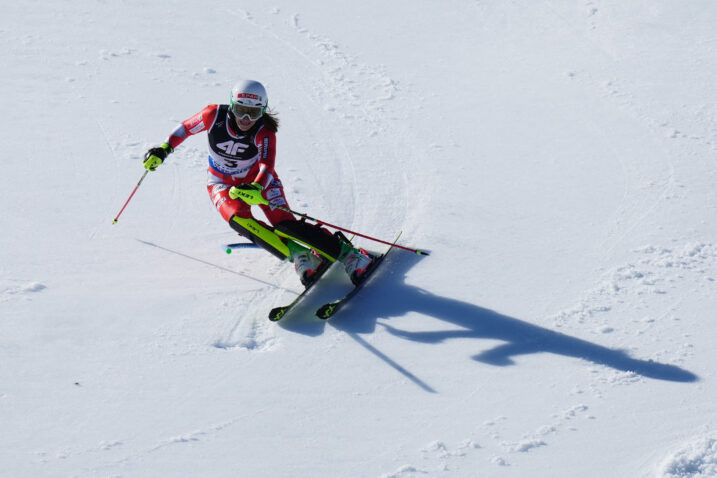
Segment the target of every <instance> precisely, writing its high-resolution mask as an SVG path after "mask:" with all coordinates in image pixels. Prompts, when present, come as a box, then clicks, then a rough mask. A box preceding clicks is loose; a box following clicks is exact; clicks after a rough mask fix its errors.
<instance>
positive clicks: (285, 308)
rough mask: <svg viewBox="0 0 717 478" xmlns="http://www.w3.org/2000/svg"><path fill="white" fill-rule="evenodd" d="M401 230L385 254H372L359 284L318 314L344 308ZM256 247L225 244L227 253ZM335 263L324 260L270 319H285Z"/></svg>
mask: <svg viewBox="0 0 717 478" xmlns="http://www.w3.org/2000/svg"><path fill="white" fill-rule="evenodd" d="M401 234H402V233H401V232H399V233H398V235H397V236H396V238H395V239H394V240H393V243H390V245H389V247H388V249H387V250H386V252H384V253H383V254H378V255H374V254H370V255H371V257H372V258H373V262H372V263H371V267H370V268H369V269H368V270H367V271H366V272H365V273H364V275H363V277H362V279H361V281H360V282H359V283H358V284H355V285H354V287H353V288H352V289H351V290H349V291H348V292H347V293H346V294H344V296H343V297H340V298H339V299H337V300H335V301H333V302H327V303H326V304H324V305H322V306H321V307H319V308H318V309H317V310H316V316H317V317H318V318H320V319H322V320H328V319H330V318H331V317H333V316H334V315H336V313H337V312H338V311H339V310H340V309H341V308H343V306H344V305H346V303H347V302H349V301H350V300H351V299H352V298H353V297H354V296H355V295H356V294H357V293H358V292H359V291H360V290H361V288H362V287H363V286H364V284H366V282H367V281H368V280H369V278H370V277H371V275H372V274H373V273H374V272H375V271H376V269H377V268H378V266H379V265H380V264H381V263H382V262H383V260H384V259H385V258H386V256H387V255H388V253H389V252H391V250H392V249H394V246H395V245H396V243H397V242H398V240H399V238H400V237H401ZM251 247H256V246H255V245H254V244H252V243H245V242H240V243H233V244H225V245H224V248H225V251H226V253H227V254H231V251H232V250H234V249H241V248H251ZM332 264H333V263H332V262H329V261H327V260H324V261H323V262H322V263H321V265H319V268H318V269H317V270H316V272H315V273H314V276H313V280H312V281H311V282H310V283H309V284H308V285H307V286H306V287H305V288H304V290H303V291H302V292H301V294H299V295H297V296H296V297H295V298H294V300H292V301H291V302H290V303H288V304H286V305H282V306H279V307H274V308H273V309H271V311H270V312H269V320H271V321H272V322H277V321H279V320H281V319H283V318H284V317H285V316H286V314H287V313H288V312H289V311H290V310H291V309H292V308H294V307H295V306H296V305H297V304H299V303H300V302H301V301H302V300H303V299H304V298H305V297H306V295H307V294H308V292H309V291H310V290H311V289H312V288H313V287H314V285H316V284H317V283H318V282H319V281H320V279H321V277H322V276H323V275H324V274H326V272H327V271H328V270H329V268H330V267H331V265H332Z"/></svg>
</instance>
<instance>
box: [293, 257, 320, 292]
mask: <svg viewBox="0 0 717 478" xmlns="http://www.w3.org/2000/svg"><path fill="white" fill-rule="evenodd" d="M292 262H293V263H294V269H295V270H296V273H297V274H298V275H299V280H300V281H301V283H302V284H303V286H304V287H308V285H309V284H311V283H312V282H313V280H314V279H313V275H314V274H315V273H316V271H317V270H318V269H319V266H320V265H321V262H322V261H321V259H320V258H319V257H318V256H317V255H316V254H315V253H314V252H312V251H306V252H301V253H299V254H296V255H295V256H294V257H293V258H292Z"/></svg>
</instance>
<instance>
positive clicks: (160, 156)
mask: <svg viewBox="0 0 717 478" xmlns="http://www.w3.org/2000/svg"><path fill="white" fill-rule="evenodd" d="M172 151H174V150H173V149H172V147H171V146H170V145H169V143H162V146H160V147H158V148H150V149H149V151H147V152H146V153H144V161H143V162H142V164H143V165H144V169H146V170H147V171H154V170H155V169H157V167H158V166H159V165H160V164H162V162H164V160H165V159H167V156H169V154H170V153H171V152H172Z"/></svg>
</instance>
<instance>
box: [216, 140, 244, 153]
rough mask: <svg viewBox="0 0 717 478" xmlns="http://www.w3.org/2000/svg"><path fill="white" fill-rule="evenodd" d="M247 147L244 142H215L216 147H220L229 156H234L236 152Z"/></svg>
mask: <svg viewBox="0 0 717 478" xmlns="http://www.w3.org/2000/svg"><path fill="white" fill-rule="evenodd" d="M248 147H249V145H248V144H246V143H237V142H234V141H231V140H229V141H224V142H223V143H217V148H219V149H221V150H222V151H224V152H225V153H227V154H228V155H230V156H236V155H237V153H239V154H241V153H243V152H244V151H246V149H247V148H248Z"/></svg>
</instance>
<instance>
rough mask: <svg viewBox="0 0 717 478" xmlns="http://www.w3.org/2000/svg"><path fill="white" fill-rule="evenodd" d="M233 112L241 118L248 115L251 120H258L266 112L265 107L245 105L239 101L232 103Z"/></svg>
mask: <svg viewBox="0 0 717 478" xmlns="http://www.w3.org/2000/svg"><path fill="white" fill-rule="evenodd" d="M232 113H234V116H236V117H237V118H239V119H241V118H243V117H244V116H248V117H249V119H250V120H252V121H256V120H258V119H259V118H261V115H263V114H264V108H263V107H262V106H244V105H240V104H239V103H232Z"/></svg>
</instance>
